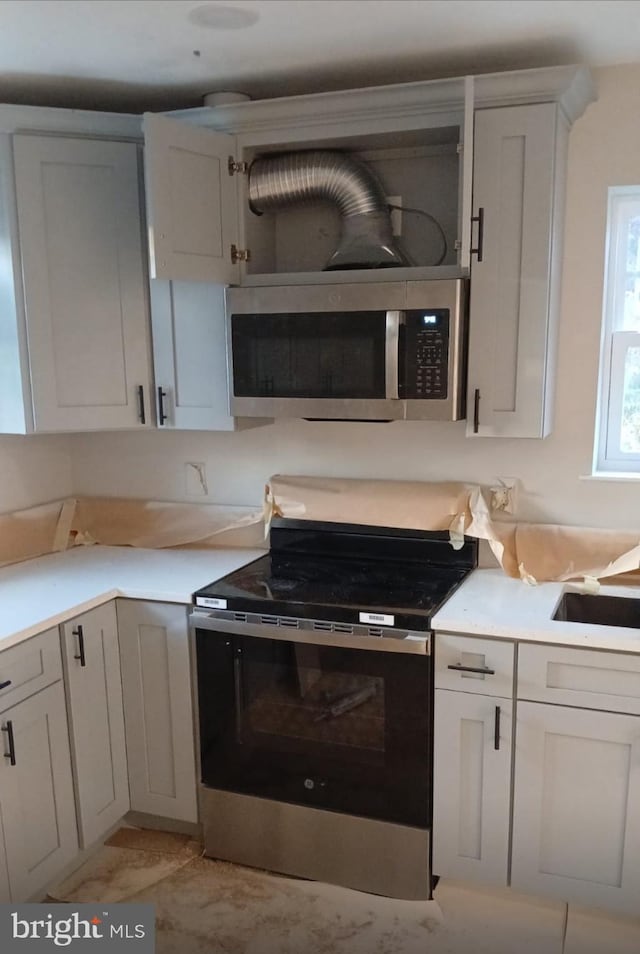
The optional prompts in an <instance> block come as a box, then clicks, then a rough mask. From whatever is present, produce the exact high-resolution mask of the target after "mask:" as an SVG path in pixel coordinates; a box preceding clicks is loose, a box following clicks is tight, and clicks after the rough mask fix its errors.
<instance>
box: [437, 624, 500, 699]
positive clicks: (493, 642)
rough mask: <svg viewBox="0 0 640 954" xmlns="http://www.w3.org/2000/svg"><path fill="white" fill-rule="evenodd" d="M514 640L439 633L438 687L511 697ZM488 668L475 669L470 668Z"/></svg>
mask: <svg viewBox="0 0 640 954" xmlns="http://www.w3.org/2000/svg"><path fill="white" fill-rule="evenodd" d="M513 648H514V647H513V643H509V642H505V641H504V640H497V639H476V638H475V637H474V636H449V635H445V634H440V633H438V634H437V635H436V639H435V685H436V689H457V690H458V691H459V692H476V693H478V694H479V695H483V696H506V697H509V696H511V694H512V692H513ZM476 669H478V670H486V672H482V671H481V672H473V671H470V670H476Z"/></svg>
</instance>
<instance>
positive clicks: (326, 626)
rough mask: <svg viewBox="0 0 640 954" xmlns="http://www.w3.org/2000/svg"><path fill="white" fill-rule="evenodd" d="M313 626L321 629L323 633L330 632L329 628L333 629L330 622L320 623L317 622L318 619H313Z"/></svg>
mask: <svg viewBox="0 0 640 954" xmlns="http://www.w3.org/2000/svg"><path fill="white" fill-rule="evenodd" d="M313 628H314V629H319V630H321V631H322V632H323V633H330V632H331V630H332V629H333V624H332V623H322V622H318V620H314V623H313Z"/></svg>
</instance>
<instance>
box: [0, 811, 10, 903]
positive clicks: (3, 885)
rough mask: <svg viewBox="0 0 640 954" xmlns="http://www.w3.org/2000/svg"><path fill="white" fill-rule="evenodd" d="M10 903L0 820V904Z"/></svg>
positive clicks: (5, 854)
mask: <svg viewBox="0 0 640 954" xmlns="http://www.w3.org/2000/svg"><path fill="white" fill-rule="evenodd" d="M9 901H11V892H10V890H9V872H8V871H7V853H6V851H5V850H4V830H3V827H2V818H0V904H7V903H8V902H9Z"/></svg>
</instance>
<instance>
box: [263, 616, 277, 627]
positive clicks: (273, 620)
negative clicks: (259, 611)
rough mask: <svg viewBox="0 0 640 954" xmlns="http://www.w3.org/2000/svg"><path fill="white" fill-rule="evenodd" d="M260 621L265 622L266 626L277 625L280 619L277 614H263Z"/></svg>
mask: <svg viewBox="0 0 640 954" xmlns="http://www.w3.org/2000/svg"><path fill="white" fill-rule="evenodd" d="M260 622H261V623H264V625H265V626H277V625H278V623H279V622H280V620H279V619H278V617H277V616H261V617H260Z"/></svg>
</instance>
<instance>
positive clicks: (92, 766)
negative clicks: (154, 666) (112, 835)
mask: <svg viewBox="0 0 640 954" xmlns="http://www.w3.org/2000/svg"><path fill="white" fill-rule="evenodd" d="M61 629H62V644H63V648H64V658H65V672H66V676H67V691H68V695H69V721H70V730H71V733H70V734H71V746H72V754H73V763H74V769H75V782H76V790H77V796H78V798H77V807H78V822H79V830H80V841H81V846H82V847H83V848H86V847H88V846H89V845H91V844H93V843H94V842H96V841H97V840H98V839H99V838H100V837H101V836H102V835H104V834H105V832H107V831H108V830H109V829H110V828H111V827H112V826H113V825H115V824H116V822H118V821H119V819H120V818H122V817H123V815H125V814H126V813H127V812H128V811H129V783H128V779H127V750H126V745H125V738H124V715H123V710H122V683H121V680H120V655H119V652H118V630H117V621H116V610H115V604H114V603H106V604H105V605H104V606H99V607H98V608H97V609H94V610H91V611H90V612H89V613H84V615H82V616H78V617H77V618H76V619H74V620H71V621H70V622H68V623H65V624H64V625H63V626H62V627H61Z"/></svg>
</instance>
